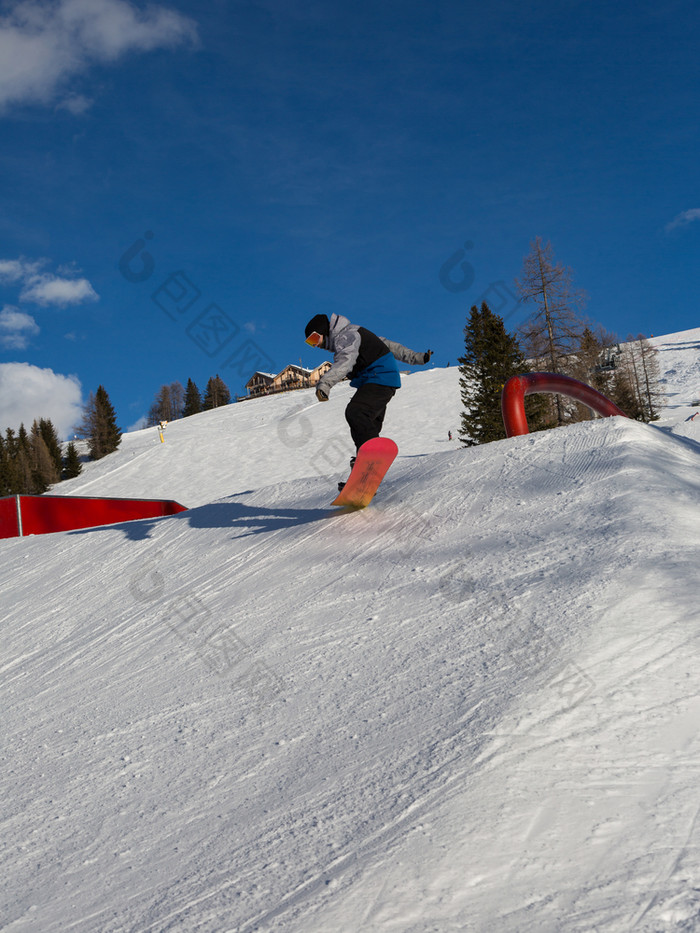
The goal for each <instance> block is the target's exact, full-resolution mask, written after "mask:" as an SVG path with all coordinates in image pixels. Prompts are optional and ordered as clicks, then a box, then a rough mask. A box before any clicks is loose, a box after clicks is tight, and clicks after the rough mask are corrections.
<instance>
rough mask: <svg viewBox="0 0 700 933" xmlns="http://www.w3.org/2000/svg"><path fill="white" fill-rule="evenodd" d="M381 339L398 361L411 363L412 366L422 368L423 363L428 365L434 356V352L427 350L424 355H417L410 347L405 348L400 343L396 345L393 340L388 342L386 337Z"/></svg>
mask: <svg viewBox="0 0 700 933" xmlns="http://www.w3.org/2000/svg"><path fill="white" fill-rule="evenodd" d="M380 339H381V340H382V341H383V342H384V343H385V344H386V345H387V347H388V348H389V349H390V350H391V352H392V353H393V354H394V356H395V357H396V359H397V360H400V361H401V362H402V363H409V364H410V365H411V366H422V365H423V363H427V362H428V360H429V359H430V357H431V356H432V355H433V351H432V350H426V351H425V352H424V353H416V351H415V350H409V349H408V347H404V346H403V345H402V344H400V343H395V342H394V341H393V340H387V338H386V337H381V338H380Z"/></svg>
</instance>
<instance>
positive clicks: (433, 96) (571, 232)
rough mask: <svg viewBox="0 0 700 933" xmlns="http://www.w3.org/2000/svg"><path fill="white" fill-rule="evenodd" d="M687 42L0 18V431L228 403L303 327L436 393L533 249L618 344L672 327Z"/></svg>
mask: <svg viewBox="0 0 700 933" xmlns="http://www.w3.org/2000/svg"><path fill="white" fill-rule="evenodd" d="M699 39H700V8H698V6H697V4H695V3H693V2H686V0H678V2H673V0H671V2H667V3H666V4H664V5H663V6H662V5H659V4H657V3H653V4H652V3H649V2H646V0H641V2H627V0H623V2H621V3H617V4H615V5H611V4H609V3H607V2H605V3H604V2H599V0H585V2H572V0H569V2H566V0H565V2H556V3H555V2H534V3H531V4H522V3H516V2H510V0H494V2H491V3H489V4H476V3H472V2H453V0H449V2H440V0H432V2H430V3H427V2H423V3H418V2H411V0H408V2H407V0H402V2H395V0H388V2H381V0H380V2H374V3H368V2H364V0H360V2H356V3H354V4H348V3H340V2H323V3H321V2H314V0H311V2H305V3H303V4H302V3H297V2H294V0H261V2H256V3H248V2H242V3H232V2H223V0H212V2H204V3H200V4H195V3H191V2H172V3H168V2H166V3H164V4H160V5H144V4H140V3H139V4H136V3H127V2H126V0H54V2H48V0H27V2H23V3H15V2H4V3H0V134H1V135H0V140H1V144H0V192H1V196H2V200H1V203H2V211H1V212H0V422H2V426H7V425H11V426H13V427H16V426H17V425H18V423H19V421H21V420H24V421H31V420H32V419H33V418H34V417H42V416H44V417H47V416H49V417H52V418H53V419H54V420H55V421H56V423H57V424H58V426H59V429H60V431H61V433H62V434H63V436H68V434H69V433H70V425H71V424H73V423H74V422H75V421H76V420H77V415H78V414H79V411H80V405H81V403H82V401H84V400H85V399H86V397H87V394H88V392H89V391H91V390H92V391H94V390H95V389H96V388H97V386H98V385H100V384H103V385H104V386H105V387H106V388H107V391H108V392H109V394H110V397H111V399H112V401H113V403H114V405H115V408H116V410H117V416H118V420H119V423H120V425H121V426H122V427H123V428H125V429H126V428H130V427H132V426H134V425H135V424H137V423H138V421H139V419H140V418H141V417H142V416H143V415H144V414H145V413H146V412H147V410H148V408H149V407H150V405H151V403H152V401H153V398H154V396H155V393H156V392H157V390H158V388H159V387H160V386H161V385H162V384H164V383H170V382H173V381H175V380H179V381H181V382H182V383H183V384H184V383H185V382H186V380H187V379H188V378H192V379H194V381H195V382H196V383H197V384H198V385H199V387H200V389H204V386H205V384H206V381H207V379H208V378H209V377H210V376H212V375H216V374H217V373H218V374H220V375H221V377H222V378H223V379H224V380H225V381H226V382H227V383H228V385H229V387H230V388H231V391H232V393H234V394H236V393H242V392H243V386H244V384H245V381H246V379H247V378H248V377H249V375H251V374H252V372H253V371H254V370H255V369H257V368H261V369H265V370H275V371H276V370H278V369H281V368H282V367H283V366H284V365H285V364H286V363H288V362H298V361H299V359H300V358H301V360H302V362H303V363H304V364H305V365H309V366H310V365H316V364H317V363H318V362H320V361H321V359H323V356H322V354H319V353H318V351H311V350H310V349H309V348H307V347H306V346H305V344H304V342H303V328H304V324H305V323H306V321H307V320H308V319H309V318H310V317H312V316H313V315H314V314H316V313H318V312H326V313H329V314H330V313H333V312H339V313H343V314H346V315H347V316H348V317H350V319H351V320H353V321H354V322H357V323H361V324H364V325H365V326H367V327H369V328H370V329H372V330H376V331H377V332H378V333H380V334H382V335H384V336H387V337H391V338H392V339H395V340H399V341H401V342H403V343H406V344H407V345H409V346H411V347H412V348H414V349H426V348H428V347H430V348H431V349H433V350H434V351H435V357H434V362H435V364H436V365H446V363H447V362H448V361H449V362H451V363H452V364H453V365H454V364H455V362H456V359H457V356H458V355H459V354H460V353H461V351H462V349H463V334H462V331H463V327H464V323H465V320H466V315H467V314H468V311H469V308H470V306H471V305H472V304H474V303H477V302H479V301H481V300H482V298H483V297H484V296H486V297H487V299H488V300H489V302H490V304H491V306H492V307H493V308H494V310H497V311H499V313H501V314H503V316H504V317H505V318H506V319H507V324H508V326H510V327H513V328H514V327H515V326H516V324H517V323H518V322H519V320H521V319H522V318H523V317H524V316H525V314H526V310H525V309H524V308H523V307H522V306H520V307H518V305H517V302H516V299H515V295H514V284H513V280H514V279H515V277H516V276H517V275H518V274H519V272H520V270H521V267H522V260H523V257H524V256H525V255H526V253H527V252H528V250H529V244H530V242H531V241H532V240H533V239H534V238H535V237H536V236H541V237H542V238H543V240H544V241H545V242H546V241H551V243H552V246H553V249H554V254H555V258H556V259H557V260H559V261H560V262H562V263H563V264H564V265H565V266H569V267H571V269H572V271H573V276H574V283H575V285H577V286H578V287H580V288H583V289H584V290H585V291H586V292H587V293H588V296H589V299H588V303H587V305H586V309H585V310H586V313H587V314H588V316H589V318H590V319H591V321H592V322H594V323H600V324H602V325H603V326H604V327H605V328H606V329H607V330H610V331H614V332H616V333H617V334H618V335H619V337H621V338H624V337H626V336H627V335H628V334H629V333H634V334H637V333H639V332H641V333H645V334H662V333H671V332H676V331H679V330H684V329H687V328H690V327H695V326H700V307H699V304H700V302H699V299H698V295H699V294H700V263H699V262H698V259H699V258H700V186H699V185H698V180H699V175H700V146H699V143H700V121H698V119H697V114H698V109H699V107H698V104H699V101H698V96H699V92H700V55H698V51H697V50H698V41H699Z"/></svg>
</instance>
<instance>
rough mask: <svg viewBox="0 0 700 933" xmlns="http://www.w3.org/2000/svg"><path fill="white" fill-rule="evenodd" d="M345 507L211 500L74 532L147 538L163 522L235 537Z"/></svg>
mask: <svg viewBox="0 0 700 933" xmlns="http://www.w3.org/2000/svg"><path fill="white" fill-rule="evenodd" d="M343 511H344V510H343V509H328V508H323V509H288V508H272V509H271V508H265V507H264V506H260V505H244V504H243V503H242V502H212V503H209V504H208V505H202V506H198V507H196V508H194V509H188V510H187V511H185V512H179V513H178V514H177V515H169V516H164V517H162V518H142V519H137V520H135V521H132V522H119V523H117V524H114V525H97V526H94V527H91V528H76V529H75V530H74V531H70V532H68V534H71V535H81V534H91V533H94V532H105V531H108V530H110V529H111V530H118V531H121V532H122V533H123V534H124V536H125V537H126V538H127V539H128V540H129V541H147V540H148V539H149V538H150V537H151V532H152V531H153V529H154V528H155V526H156V525H158V524H160V523H161V522H164V521H168V522H186V523H187V525H189V527H190V528H224V529H227V528H228V529H232V530H234V531H237V532H239V533H237V534H236V535H235V536H234V537H236V538H245V537H248V535H254V534H266V533H269V532H271V531H279V530H281V529H284V528H292V527H295V526H298V525H308V524H309V523H311V522H318V521H321V520H323V519H326V518H332V517H333V516H334V515H339V514H342V513H343Z"/></svg>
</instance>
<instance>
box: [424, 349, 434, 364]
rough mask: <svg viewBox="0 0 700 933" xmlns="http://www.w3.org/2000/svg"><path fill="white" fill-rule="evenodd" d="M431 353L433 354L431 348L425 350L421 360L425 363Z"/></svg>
mask: <svg viewBox="0 0 700 933" xmlns="http://www.w3.org/2000/svg"><path fill="white" fill-rule="evenodd" d="M432 355H433V351H432V350H426V351H425V353H424V354H423V362H424V363H427V362H428V360H429V359H430V357H431V356H432Z"/></svg>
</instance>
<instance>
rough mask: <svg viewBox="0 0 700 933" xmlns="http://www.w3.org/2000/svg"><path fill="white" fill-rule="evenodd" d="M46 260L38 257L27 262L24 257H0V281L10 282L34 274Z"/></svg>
mask: <svg viewBox="0 0 700 933" xmlns="http://www.w3.org/2000/svg"><path fill="white" fill-rule="evenodd" d="M45 264H46V261H45V260H43V259H39V260H37V261H35V262H28V261H27V260H26V259H0V282H1V283H3V284H12V283H13V282H21V281H23V280H24V279H27V278H29V277H30V276H32V275H36V274H37V273H38V271H39V269H41V267H42V266H44V265H45Z"/></svg>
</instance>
